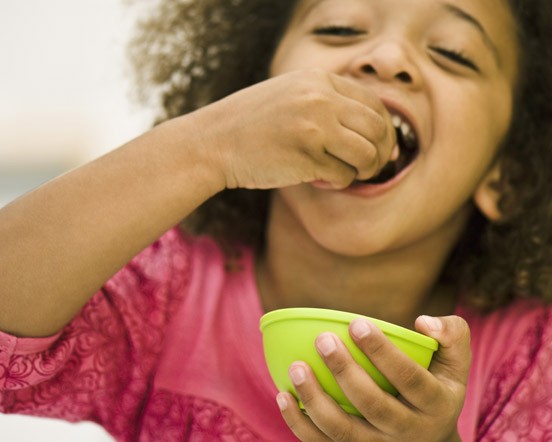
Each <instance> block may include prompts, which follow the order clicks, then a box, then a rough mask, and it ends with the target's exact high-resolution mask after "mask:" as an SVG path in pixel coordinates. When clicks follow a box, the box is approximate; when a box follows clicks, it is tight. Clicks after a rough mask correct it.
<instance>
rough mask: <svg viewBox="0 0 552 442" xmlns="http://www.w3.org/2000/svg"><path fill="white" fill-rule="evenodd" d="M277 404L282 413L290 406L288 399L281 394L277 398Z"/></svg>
mask: <svg viewBox="0 0 552 442" xmlns="http://www.w3.org/2000/svg"><path fill="white" fill-rule="evenodd" d="M276 402H278V408H279V409H280V411H284V410H285V409H286V408H287V406H288V402H287V399H286V397H285V396H284V395H283V394H281V393H280V394H278V396H276Z"/></svg>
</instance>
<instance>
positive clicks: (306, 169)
mask: <svg viewBox="0 0 552 442" xmlns="http://www.w3.org/2000/svg"><path fill="white" fill-rule="evenodd" d="M192 115H193V116H192ZM190 116H192V118H194V119H198V120H196V124H197V125H196V127H200V128H205V130H204V131H203V133H204V135H202V137H203V140H204V143H201V144H202V145H203V146H209V148H208V151H207V152H205V153H207V154H208V156H209V157H210V161H211V162H212V163H213V164H215V167H216V168H217V170H219V171H220V173H221V178H222V179H223V180H224V186H225V187H226V188H238V187H240V188H249V189H267V188H279V187H286V186H291V185H296V184H301V183H311V182H317V181H318V182H320V181H323V182H326V183H328V184H329V185H330V186H331V187H333V188H336V189H343V188H346V187H347V186H349V185H350V184H351V182H352V181H353V180H355V179H360V180H363V179H368V178H370V177H372V176H374V175H376V174H377V172H378V171H379V170H380V169H381V168H382V167H383V165H384V164H385V163H386V162H387V160H388V159H389V157H390V155H391V152H392V150H393V147H394V145H395V130H394V128H393V125H392V123H391V118H390V116H389V113H388V112H387V109H386V108H385V106H384V105H383V103H382V102H381V101H380V100H379V98H378V97H377V96H376V94H375V93H374V92H373V91H371V90H370V89H368V88H367V87H365V86H361V85H359V84H357V83H355V82H353V81H352V80H350V79H347V78H344V77H341V76H338V75H335V74H331V73H328V72H325V71H321V70H308V71H295V72H291V73H287V74H283V75H280V76H277V77H274V78H271V79H269V80H266V81H264V82H262V83H258V84H256V85H253V86H251V87H248V88H246V89H243V90H241V91H239V92H236V93H234V94H232V95H230V96H228V97H226V98H224V99H222V100H220V101H218V102H216V103H213V104H211V105H209V106H206V107H204V108H202V109H200V110H199V111H196V112H194V113H193V114H191V115H190Z"/></svg>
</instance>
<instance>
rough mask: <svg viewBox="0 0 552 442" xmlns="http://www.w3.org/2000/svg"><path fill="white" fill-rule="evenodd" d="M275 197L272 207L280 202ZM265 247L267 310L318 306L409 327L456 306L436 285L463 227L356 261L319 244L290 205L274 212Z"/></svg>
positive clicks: (260, 272) (261, 278)
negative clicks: (424, 316)
mask: <svg viewBox="0 0 552 442" xmlns="http://www.w3.org/2000/svg"><path fill="white" fill-rule="evenodd" d="M282 204H283V203H282V202H280V201H279V200H278V199H275V201H274V202H273V206H274V205H277V206H278V205H282ZM273 209H274V210H272V215H271V217H270V219H269V223H268V230H267V239H266V240H267V247H266V249H265V250H266V252H265V253H264V255H262V256H260V257H259V260H258V263H257V280H258V285H259V290H260V295H261V301H262V303H263V307H264V309H265V310H266V311H270V310H274V309H278V308H288V307H306V306H308V307H318V308H330V309H336V310H344V311H350V312H354V313H359V314H364V315H367V316H372V317H374V318H378V319H382V320H386V321H389V322H393V323H396V324H400V325H403V326H405V327H412V325H413V322H414V320H415V318H416V317H417V316H419V315H420V314H429V315H446V314H450V313H451V312H452V311H453V309H454V303H455V296H454V294H453V293H452V292H451V290H448V289H446V288H445V287H440V286H438V285H437V284H436V281H437V280H438V278H439V275H440V273H441V270H442V267H443V264H444V262H445V261H446V259H447V257H448V255H449V253H450V249H451V247H452V245H453V244H454V243H455V241H456V239H457V237H458V235H459V233H460V230H461V228H460V226H458V227H457V228H455V229H449V230H451V231H445V232H437V233H435V234H434V235H432V236H431V237H428V238H424V240H423V241H419V243H417V244H413V245H411V246H409V247H404V248H401V249H398V250H394V251H391V252H386V253H379V254H377V255H371V256H363V257H356V256H355V257H351V256H343V255H340V254H336V253H334V252H332V251H330V250H327V249H325V248H323V247H322V246H320V245H319V244H318V243H316V242H315V241H314V240H313V239H312V238H311V237H310V235H309V234H308V233H307V232H306V231H305V229H304V228H303V227H302V226H301V225H300V224H299V222H298V221H297V219H296V218H295V217H293V216H291V214H290V213H289V211H288V210H286V209H285V207H273Z"/></svg>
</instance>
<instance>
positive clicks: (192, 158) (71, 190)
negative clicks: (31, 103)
mask: <svg viewBox="0 0 552 442" xmlns="http://www.w3.org/2000/svg"><path fill="white" fill-rule="evenodd" d="M193 125H194V122H193V117H192V118H191V119H190V118H188V119H186V117H184V118H181V119H179V120H178V121H171V122H168V123H165V124H163V125H160V126H158V127H157V128H155V129H153V130H152V131H150V132H148V133H146V134H145V135H143V136H141V137H139V138H137V139H135V140H133V141H131V142H129V143H128V144H126V145H124V146H122V147H121V148H119V149H117V150H115V151H113V152H112V153H110V154H108V155H106V156H104V157H102V158H99V159H98V160H96V161H94V162H92V163H89V164H87V165H85V166H83V167H81V168H79V169H76V170H74V171H72V172H69V173H67V174H65V175H63V176H61V177H59V178H57V179H55V180H53V181H51V182H49V183H47V184H46V185H44V186H42V187H40V188H38V189H36V190H34V191H33V192H31V193H29V194H28V195H26V196H24V197H22V198H20V199H18V200H17V201H15V202H13V203H12V204H10V205H8V206H7V207H5V208H4V209H2V210H1V211H0V244H2V247H0V268H1V269H2V271H1V276H0V306H1V308H0V329H2V330H4V331H6V332H9V333H13V334H15V335H19V336H45V335H50V334H53V333H55V332H56V331H57V330H59V329H60V328H61V327H63V326H64V325H65V324H66V323H67V322H68V321H70V320H71V318H72V317H73V316H74V315H75V314H76V313H77V312H78V311H79V310H80V308H81V307H82V306H83V305H84V304H85V303H86V301H87V300H88V299H89V298H90V296H92V295H93V294H94V293H95V292H96V291H97V290H98V289H99V288H100V287H101V285H102V284H103V283H104V282H105V281H106V280H107V279H109V278H110V277H111V276H112V275H113V274H114V273H115V272H116V271H117V270H119V269H120V268H121V267H122V266H124V264H125V263H126V262H128V261H129V260H130V259H131V258H132V257H133V256H135V255H136V254H137V253H138V252H140V251H141V250H142V249H143V248H145V247H146V246H147V245H148V244H150V243H151V242H153V241H154V240H155V239H156V238H157V237H159V236H160V235H161V234H162V233H163V232H164V231H166V230H167V229H169V228H170V227H172V226H174V225H175V224H177V223H178V222H179V221H180V220H181V219H183V218H184V217H185V216H186V215H188V214H189V213H190V212H191V211H192V210H193V209H195V208H196V207H197V206H198V205H200V204H201V203H202V202H204V201H205V200H206V199H208V198H209V197H210V196H212V195H213V194H215V193H217V192H218V191H220V190H222V188H223V187H224V184H223V183H222V181H223V180H221V179H220V177H219V176H217V172H216V169H213V168H212V167H210V166H211V165H210V163H209V161H208V160H207V159H206V155H204V154H203V153H202V152H204V150H202V148H203V149H205V148H207V147H205V146H201V144H202V142H203V140H201V138H200V137H198V136H197V133H196V132H195V128H194V126H193Z"/></svg>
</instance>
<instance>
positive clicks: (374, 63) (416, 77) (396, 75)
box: [351, 41, 421, 87]
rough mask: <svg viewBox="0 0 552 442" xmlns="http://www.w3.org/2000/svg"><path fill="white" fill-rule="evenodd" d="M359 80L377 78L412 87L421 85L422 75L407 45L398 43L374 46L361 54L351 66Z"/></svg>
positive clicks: (382, 43) (384, 43) (387, 42)
mask: <svg viewBox="0 0 552 442" xmlns="http://www.w3.org/2000/svg"><path fill="white" fill-rule="evenodd" d="M351 71H352V75H353V76H355V77H358V78H362V77H377V78H378V79H379V80H380V81H383V82H398V83H400V84H404V85H407V86H410V87H418V86H419V85H420V84H421V74H420V72H419V69H418V67H417V66H416V64H415V62H414V61H413V60H412V59H411V57H410V55H409V53H408V51H407V48H406V46H405V45H403V44H401V43H400V42H398V41H385V42H381V43H375V44H372V46H371V47H369V48H364V50H363V51H362V52H361V53H359V54H358V55H357V56H356V57H355V58H354V59H353V61H352V64H351Z"/></svg>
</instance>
